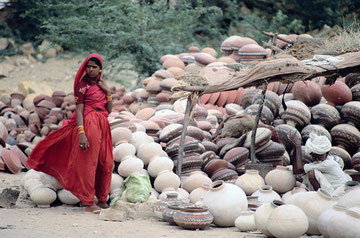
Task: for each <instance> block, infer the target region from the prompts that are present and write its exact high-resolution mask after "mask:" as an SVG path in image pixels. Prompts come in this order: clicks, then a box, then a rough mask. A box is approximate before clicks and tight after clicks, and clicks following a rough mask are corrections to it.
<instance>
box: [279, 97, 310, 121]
mask: <svg viewBox="0 0 360 238" xmlns="http://www.w3.org/2000/svg"><path fill="white" fill-rule="evenodd" d="M286 106H287V108H286V110H285V111H284V108H281V109H280V117H281V119H283V120H285V121H286V124H288V125H291V126H294V127H297V126H299V127H303V126H304V125H306V124H308V123H309V122H310V119H311V113H310V110H309V108H308V107H307V106H306V105H305V104H304V103H303V102H301V101H298V100H290V101H287V102H286Z"/></svg>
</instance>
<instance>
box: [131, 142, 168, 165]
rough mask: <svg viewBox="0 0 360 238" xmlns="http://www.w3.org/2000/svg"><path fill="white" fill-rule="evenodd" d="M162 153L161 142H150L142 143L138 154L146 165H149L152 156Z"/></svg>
mask: <svg viewBox="0 0 360 238" xmlns="http://www.w3.org/2000/svg"><path fill="white" fill-rule="evenodd" d="M162 153H163V150H162V147H161V145H160V144H158V143H156V142H150V143H145V144H142V145H140V147H139V149H138V150H137V154H136V155H137V156H138V157H139V158H140V159H141V160H142V161H143V162H144V165H148V164H149V163H150V160H151V158H152V157H154V156H159V155H161V154H162Z"/></svg>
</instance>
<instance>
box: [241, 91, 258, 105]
mask: <svg viewBox="0 0 360 238" xmlns="http://www.w3.org/2000/svg"><path fill="white" fill-rule="evenodd" d="M258 91H259V89H254V88H249V89H246V91H245V92H244V93H243V94H242V96H241V104H240V106H242V107H243V108H247V107H248V106H250V105H251V104H252V102H253V99H254V97H255V95H256V94H257V92H258Z"/></svg>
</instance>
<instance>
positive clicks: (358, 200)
mask: <svg viewBox="0 0 360 238" xmlns="http://www.w3.org/2000/svg"><path fill="white" fill-rule="evenodd" d="M337 204H338V205H340V206H344V207H354V206H360V186H354V187H352V188H349V189H347V190H345V194H344V195H343V196H341V197H340V198H339V201H338V203H337Z"/></svg>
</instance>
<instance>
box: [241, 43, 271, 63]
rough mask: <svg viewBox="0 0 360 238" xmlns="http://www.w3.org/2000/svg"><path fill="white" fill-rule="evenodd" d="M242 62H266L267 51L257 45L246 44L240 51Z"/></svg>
mask: <svg viewBox="0 0 360 238" xmlns="http://www.w3.org/2000/svg"><path fill="white" fill-rule="evenodd" d="M238 55H239V59H240V61H253V60H264V59H265V58H266V55H267V52H266V50H265V49H264V48H263V47H261V46H259V45H258V44H257V43H255V44H246V45H244V46H242V47H241V48H240V49H239V51H238Z"/></svg>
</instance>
